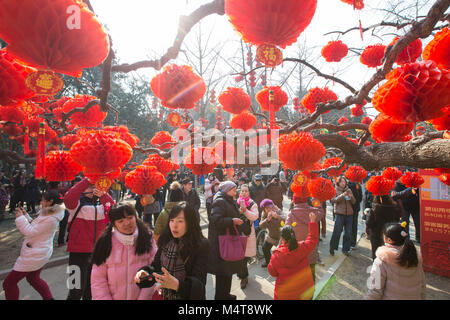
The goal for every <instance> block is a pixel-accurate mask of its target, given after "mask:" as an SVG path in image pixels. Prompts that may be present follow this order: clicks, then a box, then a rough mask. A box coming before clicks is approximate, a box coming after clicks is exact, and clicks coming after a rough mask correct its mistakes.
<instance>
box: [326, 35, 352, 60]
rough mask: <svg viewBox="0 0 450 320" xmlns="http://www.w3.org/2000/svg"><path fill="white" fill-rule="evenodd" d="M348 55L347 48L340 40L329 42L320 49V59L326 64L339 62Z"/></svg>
mask: <svg viewBox="0 0 450 320" xmlns="http://www.w3.org/2000/svg"><path fill="white" fill-rule="evenodd" d="M347 54H348V47H347V45H346V44H345V43H343V42H342V41H341V40H338V41H330V42H328V43H327V45H326V46H324V47H323V48H322V57H324V58H325V60H326V61H327V62H339V61H341V60H342V58H344V57H345V56H346V55H347Z"/></svg>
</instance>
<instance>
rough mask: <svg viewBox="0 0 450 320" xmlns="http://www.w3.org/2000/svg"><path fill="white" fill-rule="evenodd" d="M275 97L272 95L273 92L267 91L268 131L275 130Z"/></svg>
mask: <svg viewBox="0 0 450 320" xmlns="http://www.w3.org/2000/svg"><path fill="white" fill-rule="evenodd" d="M274 102H275V95H274V93H273V90H270V91H269V109H270V111H269V115H270V130H272V129H275V128H274V127H275V106H274Z"/></svg>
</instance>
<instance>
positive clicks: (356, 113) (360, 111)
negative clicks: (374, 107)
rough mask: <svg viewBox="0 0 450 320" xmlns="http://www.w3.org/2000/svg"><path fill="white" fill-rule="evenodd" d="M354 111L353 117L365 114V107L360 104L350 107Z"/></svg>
mask: <svg viewBox="0 0 450 320" xmlns="http://www.w3.org/2000/svg"><path fill="white" fill-rule="evenodd" d="M350 111H351V113H352V117H361V116H363V115H364V109H363V107H361V106H360V105H356V106H355V107H353V108H351V109H350Z"/></svg>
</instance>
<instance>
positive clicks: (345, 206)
mask: <svg viewBox="0 0 450 320" xmlns="http://www.w3.org/2000/svg"><path fill="white" fill-rule="evenodd" d="M347 190H350V188H348V187H345V188H344V189H342V188H341V187H339V186H336V196H335V197H334V198H333V199H331V203H332V204H333V205H334V213H335V214H343V215H346V216H352V215H353V204H355V203H356V199H355V197H354V196H353V192H352V190H350V193H351V194H350V200H345V195H344V192H346V191H347Z"/></svg>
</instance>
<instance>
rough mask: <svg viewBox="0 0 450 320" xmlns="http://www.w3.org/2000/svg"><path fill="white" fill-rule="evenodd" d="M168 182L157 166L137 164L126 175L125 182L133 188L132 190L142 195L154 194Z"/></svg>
mask: <svg viewBox="0 0 450 320" xmlns="http://www.w3.org/2000/svg"><path fill="white" fill-rule="evenodd" d="M166 182H167V181H166V179H165V178H164V176H163V175H162V174H161V172H159V171H158V170H157V169H156V167H153V166H146V165H142V166H137V167H136V169H135V170H133V171H131V172H129V173H128V174H127V175H126V177H125V184H126V185H127V186H128V187H130V188H131V191H133V192H134V193H137V194H141V195H146V194H154V193H155V192H156V190H158V189H159V188H160V187H162V186H163V185H164V184H166Z"/></svg>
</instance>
